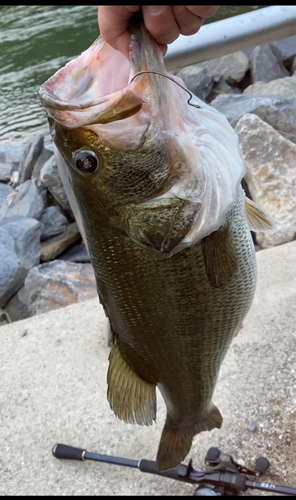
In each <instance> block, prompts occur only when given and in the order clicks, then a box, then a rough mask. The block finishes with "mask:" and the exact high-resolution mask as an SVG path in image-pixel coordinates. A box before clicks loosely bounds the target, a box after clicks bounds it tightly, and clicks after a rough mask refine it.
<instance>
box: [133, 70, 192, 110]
mask: <svg viewBox="0 0 296 500" xmlns="http://www.w3.org/2000/svg"><path fill="white" fill-rule="evenodd" d="M143 73H154V74H155V75H159V76H164V78H167V79H168V80H171V82H173V83H175V84H176V85H179V87H181V89H183V90H185V92H187V94H189V95H190V97H189V99H188V101H187V104H188V105H189V106H193V107H194V108H200V106H199V105H198V104H192V103H191V102H190V101H191V99H193V95H192V93H191V92H189V90H188V89H186V88H185V87H183V85H181V84H180V83H178V82H176V80H174V79H173V78H172V77H171V76H168V75H165V74H164V73H160V72H159V71H154V70H143V71H139V72H138V73H136V74H135V75H134V76H133V77H132V79H131V81H130V82H129V83H132V81H133V80H134V79H135V78H136V76H139V75H142V74H143Z"/></svg>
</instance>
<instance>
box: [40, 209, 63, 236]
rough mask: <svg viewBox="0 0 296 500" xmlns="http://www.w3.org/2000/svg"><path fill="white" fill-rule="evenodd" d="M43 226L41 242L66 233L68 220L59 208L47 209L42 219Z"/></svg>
mask: <svg viewBox="0 0 296 500" xmlns="http://www.w3.org/2000/svg"><path fill="white" fill-rule="evenodd" d="M40 222H41V224H42V233H41V241H45V240H47V239H48V238H52V237H53V236H57V235H58V234H61V233H63V232H64V231H65V229H66V227H67V224H68V220H67V218H66V217H65V216H64V215H63V214H62V213H61V212H60V211H59V209H58V208H57V207H54V206H51V207H47V208H46V209H45V210H44V212H43V214H42V215H41V217H40Z"/></svg>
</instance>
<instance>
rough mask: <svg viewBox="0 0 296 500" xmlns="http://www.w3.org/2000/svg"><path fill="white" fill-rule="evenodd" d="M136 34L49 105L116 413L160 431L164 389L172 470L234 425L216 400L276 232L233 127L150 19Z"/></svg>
mask: <svg viewBox="0 0 296 500" xmlns="http://www.w3.org/2000/svg"><path fill="white" fill-rule="evenodd" d="M131 33H132V37H131V54H130V61H127V59H126V58H125V57H124V56H123V55H122V54H120V53H119V52H117V51H116V50H115V49H113V48H112V47H110V46H109V45H108V44H107V43H105V42H104V40H103V39H102V37H99V38H98V39H97V40H96V41H95V42H94V43H93V44H92V46H91V47H89V49H87V50H86V51H84V52H83V53H82V54H81V55H80V56H79V57H78V58H76V59H74V60H72V61H70V62H69V63H68V64H67V65H66V66H65V67H64V68H61V70H59V71H58V72H57V73H55V74H54V75H53V76H52V77H51V78H50V79H49V80H48V81H47V82H45V83H44V84H43V86H41V88H40V89H39V97H40V99H41V102H42V104H43V105H44V106H45V108H46V110H47V113H48V119H49V125H50V131H51V134H52V137H53V140H54V143H55V148H56V149H55V153H56V157H57V162H58V166H59V170H60V173H61V177H62V180H63V183H64V186H65V189H66V191H67V194H68V196H69V199H70V202H71V205H72V207H73V211H74V213H75V217H76V219H77V223H78V224H79V227H80V230H81V234H82V235H83V237H84V238H85V241H86V244H87V247H88V250H89V253H90V258H91V263H92V265H93V268H94V271H95V276H96V282H97V288H98V294H99V297H100V301H101V303H102V305H103V307H104V310H105V313H106V316H107V317H108V320H109V322H110V327H111V331H112V335H113V346H112V349H111V352H110V354H109V368H108V373H107V384H108V391H107V398H108V400H109V403H110V407H111V408H112V410H113V412H114V413H115V415H116V416H118V417H119V418H120V419H122V420H124V421H126V422H130V423H137V424H141V425H151V424H152V423H153V421H154V420H155V419H156V386H157V387H158V388H159V390H160V392H161V394H162V396H163V398H164V401H165V404H166V409H167V417H166V422H165V425H164V427H163V431H162V435H161V439H160V444H159V448H158V453H157V460H156V465H157V467H158V468H159V470H166V469H169V468H172V467H176V466H177V465H178V464H179V463H180V462H181V461H182V460H183V459H184V458H185V456H186V455H187V453H188V452H189V451H190V448H191V445H192V439H193V437H194V436H195V435H196V434H198V433H199V432H202V431H205V430H211V429H213V428H215V427H216V428H220V427H221V425H222V416H221V414H220V412H219V410H218V409H217V408H216V406H215V405H214V404H213V402H212V396H213V393H214V390H215V385H216V381H217V378H218V375H219V370H220V368H221V364H222V361H223V358H224V356H225V354H226V352H227V349H228V348H229V345H230V343H231V341H232V339H233V337H234V336H235V335H236V333H237V332H238V330H239V328H240V326H241V323H242V321H243V319H244V317H245V316H246V314H247V312H248V310H249V308H250V306H251V303H252V299H253V296H254V293H255V287H256V259H255V250H254V245H253V241H252V237H251V233H250V230H249V228H250V227H252V229H255V230H266V229H270V228H271V227H272V223H271V221H270V219H269V217H268V216H267V214H264V212H263V211H262V210H261V209H259V208H258V207H257V206H256V204H255V203H254V202H252V201H251V200H248V199H247V198H246V197H245V195H244V192H243V190H242V188H241V180H242V178H243V175H244V173H245V165H244V162H243V159H242V156H241V153H240V150H239V143H238V137H237V134H236V133H235V132H234V130H233V129H232V127H231V126H230V125H229V123H228V122H227V120H226V118H225V117H223V115H221V113H219V112H218V111H216V110H215V109H213V108H211V107H210V106H208V105H206V104H205V103H204V102H202V101H201V100H199V99H198V98H196V97H194V96H193V97H192V102H193V103H194V105H198V106H199V109H197V108H194V107H191V106H190V105H188V103H187V100H188V96H187V94H186V93H185V92H184V90H182V89H181V88H180V87H178V86H176V85H175V84H174V83H172V82H171V81H169V80H167V79H166V78H165V76H166V70H165V66H164V62H163V56H162V53H161V51H160V50H159V48H158V47H157V45H156V43H155V41H154V40H153V39H152V37H151V36H150V35H149V33H148V31H147V30H146V29H145V27H144V24H143V23H142V22H141V21H140V22H139V20H137V19H136V18H135V19H134V20H133V21H132V23H131ZM143 70H145V71H147V70H148V71H149V70H153V71H158V72H160V73H162V75H163V76H159V75H155V74H147V73H144V74H143V73H142V74H137V73H138V72H139V71H143ZM174 78H175V80H176V81H177V82H178V83H179V84H182V85H183V86H184V83H183V82H182V80H181V79H179V78H177V77H174ZM128 82H130V83H128Z"/></svg>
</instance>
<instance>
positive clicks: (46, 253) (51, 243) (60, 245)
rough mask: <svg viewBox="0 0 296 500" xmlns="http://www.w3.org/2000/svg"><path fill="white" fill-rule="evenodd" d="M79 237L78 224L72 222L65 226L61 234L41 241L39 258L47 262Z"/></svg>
mask: <svg viewBox="0 0 296 500" xmlns="http://www.w3.org/2000/svg"><path fill="white" fill-rule="evenodd" d="M79 238H80V232H79V229H78V226H77V224H76V222H72V223H71V224H69V225H68V226H67V228H66V230H65V231H64V232H63V233H62V234H59V235H58V236H55V237H54V238H52V239H50V240H47V241H45V242H43V243H41V245H40V252H41V260H42V261H43V262H48V261H49V260H53V259H55V258H56V257H57V256H58V255H60V253H62V252H63V251H64V250H66V248H68V247H69V246H71V245H72V244H73V243H75V241H77V240H78V239H79Z"/></svg>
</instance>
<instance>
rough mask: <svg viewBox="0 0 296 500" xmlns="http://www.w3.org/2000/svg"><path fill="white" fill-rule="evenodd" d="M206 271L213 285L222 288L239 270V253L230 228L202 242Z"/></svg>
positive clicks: (210, 235) (214, 233)
mask: <svg viewBox="0 0 296 500" xmlns="http://www.w3.org/2000/svg"><path fill="white" fill-rule="evenodd" d="M201 245H202V251H203V257H204V263H205V270H206V273H207V276H208V278H209V281H210V283H211V285H212V286H213V287H214V288H222V287H223V286H225V285H226V284H227V283H228V282H229V281H230V280H231V278H232V276H233V274H234V273H235V271H236V270H237V268H238V262H237V252H236V249H235V246H234V244H233V239H232V236H231V232H230V229H229V228H228V227H225V228H221V229H218V231H214V232H213V233H211V234H209V235H208V236H206V237H205V238H203V239H202V240H201Z"/></svg>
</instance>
